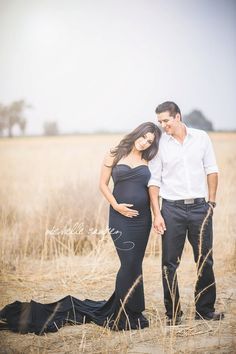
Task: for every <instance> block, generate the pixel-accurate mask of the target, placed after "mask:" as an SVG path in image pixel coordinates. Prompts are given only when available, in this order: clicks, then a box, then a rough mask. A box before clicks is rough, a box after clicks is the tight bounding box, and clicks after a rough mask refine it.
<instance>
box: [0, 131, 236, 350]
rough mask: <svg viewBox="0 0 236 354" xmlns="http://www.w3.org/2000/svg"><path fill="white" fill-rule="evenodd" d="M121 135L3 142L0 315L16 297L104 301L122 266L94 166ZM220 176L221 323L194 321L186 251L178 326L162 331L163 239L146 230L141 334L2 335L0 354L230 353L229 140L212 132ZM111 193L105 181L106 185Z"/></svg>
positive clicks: (233, 255) (232, 144) (233, 229)
mask: <svg viewBox="0 0 236 354" xmlns="http://www.w3.org/2000/svg"><path fill="white" fill-rule="evenodd" d="M120 138H121V136H120V135H81V136H61V137H32V138H31V137H28V138H12V139H7V138H4V139H0V181H1V187H0V201H1V219H0V281H1V284H0V289H1V290H0V292H1V293H0V295H1V297H0V308H1V307H3V306H4V305H5V304H7V303H10V302H13V301H15V300H20V301H29V300H31V299H32V298H33V299H34V300H36V301H39V302H52V301H56V300H58V299H60V298H62V297H64V296H65V295H68V294H71V295H73V296H75V297H77V298H80V299H84V298H91V299H98V300H101V299H107V298H108V297H109V296H110V294H111V293H112V292H113V290H114V284H115V276H116V272H117V270H118V267H119V262H118V257H117V256H116V253H115V249H114V246H113V243H112V241H111V239H110V237H109V233H108V231H107V215H108V204H107V202H106V200H105V199H104V198H103V196H102V195H101V193H100V192H99V189H98V182H99V173H100V165H101V163H102V159H103V156H104V154H105V152H106V151H108V150H109V148H110V147H112V146H115V145H116V143H117V142H118V141H119V140H120ZM211 138H212V141H213V144H214V148H215V152H216V156H217V161H218V165H219V169H220V175H219V189H218V197H217V208H216V209H215V211H214V230H215V232H214V261H215V266H214V269H215V276H216V281H217V303H216V308H217V310H223V311H225V316H226V317H225V319H224V320H223V321H220V322H218V323H217V322H215V323H212V322H206V321H194V319H193V315H194V307H193V286H194V282H195V281H196V274H195V273H196V272H195V264H194V261H193V255H192V251H191V248H190V246H189V245H188V244H186V247H185V250H184V254H183V258H182V261H181V265H180V268H179V273H178V276H179V286H180V291H181V298H182V307H183V310H184V313H185V319H184V322H183V324H182V325H180V326H178V327H173V328H167V327H166V326H165V320H164V306H163V302H162V285H161V273H160V254H159V248H160V240H159V238H158V236H157V235H156V234H154V233H153V232H152V233H151V236H150V240H149V244H148V248H147V252H146V256H145V259H144V265H143V268H144V283H145V297H146V315H147V316H148V317H149V318H150V321H151V326H150V328H148V329H144V330H139V331H128V332H110V331H109V330H107V329H105V328H100V327H98V326H96V325H94V324H87V325H82V326H65V327H64V328H62V329H61V330H60V331H59V332H58V333H52V334H47V335H44V336H41V337H39V336H36V335H33V334H27V335H19V334H15V333H11V332H9V331H2V332H0V342H1V343H2V344H1V347H0V348H1V353H26V352H27V353H80V352H85V353H205V352H207V353H216V352H217V353H235V350H236V349H235V348H236V343H234V342H233V341H234V335H235V330H236V321H235V316H236V303H235V300H236V296H235V295H236V294H235V279H236V276H235V265H236V260H235V259H236V242H235V240H236V239H235V234H236V204H235V200H236V183H235V182H236V178H235V177H236V133H212V134H211ZM111 187H112V184H111Z"/></svg>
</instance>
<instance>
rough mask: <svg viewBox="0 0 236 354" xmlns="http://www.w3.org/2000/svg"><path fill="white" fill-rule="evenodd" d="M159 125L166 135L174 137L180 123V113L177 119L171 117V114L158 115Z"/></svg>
mask: <svg viewBox="0 0 236 354" xmlns="http://www.w3.org/2000/svg"><path fill="white" fill-rule="evenodd" d="M157 119H158V123H159V125H160V126H161V128H162V129H163V130H164V131H165V132H166V134H169V135H172V134H174V133H175V131H176V128H177V126H178V125H179V122H180V115H179V113H177V114H176V116H175V117H171V116H170V112H168V111H167V112H162V113H158V114H157Z"/></svg>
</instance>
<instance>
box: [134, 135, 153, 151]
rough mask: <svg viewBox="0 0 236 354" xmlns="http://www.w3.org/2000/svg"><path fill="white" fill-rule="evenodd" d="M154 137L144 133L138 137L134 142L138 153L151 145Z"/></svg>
mask: <svg viewBox="0 0 236 354" xmlns="http://www.w3.org/2000/svg"><path fill="white" fill-rule="evenodd" d="M154 138H155V135H154V134H153V133H150V132H148V133H146V134H144V135H143V136H140V137H139V138H138V139H137V140H135V142H134V146H135V148H136V149H137V150H138V151H144V150H146V149H148V148H149V146H151V145H152V143H153V140H154Z"/></svg>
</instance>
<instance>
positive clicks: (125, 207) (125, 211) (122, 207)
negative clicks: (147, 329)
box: [113, 203, 139, 218]
mask: <svg viewBox="0 0 236 354" xmlns="http://www.w3.org/2000/svg"><path fill="white" fill-rule="evenodd" d="M132 206H133V204H126V203H120V204H116V205H115V206H113V209H115V210H116V211H117V212H118V213H120V214H122V215H124V216H126V217H127V218H133V217H134V216H138V215H139V212H138V210H134V209H130V207H132Z"/></svg>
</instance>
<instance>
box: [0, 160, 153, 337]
mask: <svg viewBox="0 0 236 354" xmlns="http://www.w3.org/2000/svg"><path fill="white" fill-rule="evenodd" d="M112 178H113V181H114V190H113V194H114V196H115V198H116V200H117V202H118V203H128V204H133V208H134V209H136V210H138V211H139V215H138V216H136V217H133V218H128V217H125V216H123V215H121V214H120V213H118V212H116V211H115V210H114V209H113V208H112V207H110V215H109V229H110V234H111V237H112V239H113V242H114V245H115V247H116V250H117V253H118V256H119V259H120V263H121V266H120V269H119V271H118V274H117V277H116V286H115V291H114V292H113V294H112V295H111V297H110V298H109V300H107V301H93V300H89V299H86V300H84V301H81V300H79V299H77V298H75V297H72V296H70V295H68V296H66V297H64V298H63V299H60V300H59V301H56V302H54V303H50V304H41V303H39V302H36V301H33V300H31V301H30V302H20V301H15V302H13V303H11V304H9V305H6V306H5V307H4V308H3V309H2V310H1V311H0V319H1V320H2V324H1V325H0V329H1V328H2V329H11V330H12V331H15V332H20V333H29V332H34V333H36V334H42V333H44V332H56V331H57V330H58V329H59V328H60V327H62V326H63V325H65V324H66V323H71V324H83V323H89V322H94V323H96V324H98V325H100V326H106V327H108V328H111V329H113V330H121V329H125V330H126V329H127V330H128V329H138V328H144V327H148V325H149V323H148V320H147V319H146V318H145V317H144V316H143V314H142V311H143V310H144V309H145V304H144V290H143V280H142V261H143V257H144V252H145V249H146V245H147V242H148V237H149V233H150V228H151V212H150V201H149V195H148V188H147V183H148V180H149V178H150V171H149V169H148V167H147V166H146V165H140V166H137V167H135V168H131V167H129V166H128V165H125V164H118V165H116V166H115V167H113V169H112ZM127 294H128V295H127Z"/></svg>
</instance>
